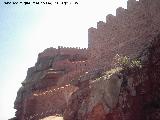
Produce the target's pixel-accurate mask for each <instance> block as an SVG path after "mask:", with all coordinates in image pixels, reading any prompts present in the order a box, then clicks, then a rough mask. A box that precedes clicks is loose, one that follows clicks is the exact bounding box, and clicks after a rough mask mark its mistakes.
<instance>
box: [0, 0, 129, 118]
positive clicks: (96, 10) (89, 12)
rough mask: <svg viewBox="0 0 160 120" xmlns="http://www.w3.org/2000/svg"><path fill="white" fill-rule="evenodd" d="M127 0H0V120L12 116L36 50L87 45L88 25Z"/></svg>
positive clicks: (93, 25)
mask: <svg viewBox="0 0 160 120" xmlns="http://www.w3.org/2000/svg"><path fill="white" fill-rule="evenodd" d="M5 1H12V0H5ZM14 1H17V2H19V1H20V0H14ZM21 1H22V2H24V0H21ZM25 1H28V2H29V1H32V2H33V0H25ZM34 1H47V0H34ZM48 1H52V2H53V0H48ZM54 1H59V2H60V1H63V0H54ZM65 1H68V2H70V1H69V0H65ZM65 1H64V2H65ZM126 1H127V0H71V2H72V3H74V2H78V5H75V4H71V5H66V6H65V5H62V4H61V5H56V4H54V5H33V4H32V5H26V6H25V5H24V4H17V5H13V4H11V5H5V4H4V0H0V120H7V119H9V118H11V117H14V112H15V110H14V109H13V105H14V100H15V98H16V94H17V91H18V89H19V87H20V86H21V82H22V81H23V80H24V79H25V77H26V74H27V68H28V67H31V66H33V65H34V64H35V62H36V60H37V56H38V53H39V52H42V51H43V50H44V49H46V48H48V47H57V46H58V45H59V46H74V47H76V46H77V47H87V45H88V43H87V39H88V36H87V35H88V28H89V27H96V24H97V22H98V21H105V18H106V15H107V14H110V13H112V14H114V15H115V10H116V8H117V7H119V6H122V7H124V8H126V3H127V2H126Z"/></svg>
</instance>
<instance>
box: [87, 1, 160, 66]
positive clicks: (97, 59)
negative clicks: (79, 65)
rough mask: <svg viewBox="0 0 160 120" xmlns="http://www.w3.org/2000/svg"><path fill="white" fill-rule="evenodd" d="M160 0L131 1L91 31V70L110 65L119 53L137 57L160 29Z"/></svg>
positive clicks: (89, 38) (89, 32) (89, 48)
mask: <svg viewBox="0 0 160 120" xmlns="http://www.w3.org/2000/svg"><path fill="white" fill-rule="evenodd" d="M159 6H160V1H159V0H140V1H136V0H129V1H128V3H127V9H123V8H121V7H120V8H117V10H116V16H113V15H111V14H109V15H107V16H106V23H105V22H102V21H100V22H98V23H97V28H90V29H89V30H88V51H89V55H90V56H89V59H90V64H91V69H94V68H97V67H98V68H101V67H105V68H110V64H111V61H112V59H113V57H114V56H115V54H123V55H127V56H130V57H131V58H132V57H136V56H137V55H138V54H139V51H138V50H139V49H141V48H144V47H145V43H146V41H151V40H153V38H154V37H155V36H157V34H158V32H159V31H160V30H159V28H160V21H159V19H160V14H157V13H159V12H160V7H159Z"/></svg>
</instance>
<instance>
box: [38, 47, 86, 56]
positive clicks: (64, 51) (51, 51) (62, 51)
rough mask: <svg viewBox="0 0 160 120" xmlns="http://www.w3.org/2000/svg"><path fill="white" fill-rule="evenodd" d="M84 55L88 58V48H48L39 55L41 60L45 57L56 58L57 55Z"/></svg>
mask: <svg viewBox="0 0 160 120" xmlns="http://www.w3.org/2000/svg"><path fill="white" fill-rule="evenodd" d="M76 54H79V55H84V56H87V48H80V47H63V46H58V48H53V47H51V48H47V49H45V50H44V51H43V52H42V53H40V54H39V55H38V57H39V58H43V57H54V56H57V55H76Z"/></svg>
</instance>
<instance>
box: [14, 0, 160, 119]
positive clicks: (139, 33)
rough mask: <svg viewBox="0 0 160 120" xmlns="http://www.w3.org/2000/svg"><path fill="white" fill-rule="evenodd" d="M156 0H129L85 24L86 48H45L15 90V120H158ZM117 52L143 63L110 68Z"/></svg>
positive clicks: (159, 18) (159, 9)
mask: <svg viewBox="0 0 160 120" xmlns="http://www.w3.org/2000/svg"><path fill="white" fill-rule="evenodd" d="M159 13H160V1H159V0H139V1H136V0H129V1H128V3H127V9H123V8H118V9H117V10H116V16H113V15H108V16H107V17H106V23H104V22H102V21H101V22H98V23H97V28H90V29H89V39H88V42H89V46H88V49H79V48H66V47H58V49H56V48H48V49H46V50H44V51H43V52H42V53H40V54H39V55H38V59H37V63H36V64H35V66H33V67H31V68H29V69H28V72H27V76H26V79H25V80H24V81H23V82H22V87H21V88H20V89H19V91H18V93H17V98H16V100H15V106H14V107H15V109H17V112H16V118H13V119H17V120H39V119H42V118H45V117H47V116H54V115H57V114H59V115H62V116H63V117H64V120H160V102H159V101H160V94H159V93H160V89H159V88H160V80H159V78H160V62H159V61H160V35H159V34H160V14H159ZM116 54H120V55H122V56H125V55H127V56H129V57H130V58H131V59H139V60H140V62H141V64H142V68H141V69H140V68H132V69H130V70H127V69H125V70H122V69H119V70H117V69H111V68H112V67H113V66H112V62H113V57H114V56H115V55H116Z"/></svg>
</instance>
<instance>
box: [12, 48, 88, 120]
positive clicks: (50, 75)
mask: <svg viewBox="0 0 160 120" xmlns="http://www.w3.org/2000/svg"><path fill="white" fill-rule="evenodd" d="M66 50H68V51H66ZM71 50H73V51H74V53H73V52H69V51H71ZM86 56H87V50H86V49H78V48H63V47H58V49H55V48H48V49H46V50H44V51H43V52H42V53H40V54H39V56H38V59H37V63H36V64H35V66H34V67H31V68H29V69H28V72H27V76H26V79H25V80H24V81H23V82H22V87H21V88H20V89H19V91H18V93H17V98H16V100H15V105H14V108H15V109H17V112H16V119H18V120H38V119H40V118H44V117H46V116H49V115H56V114H59V115H61V114H63V111H64V110H65V108H66V106H67V104H68V99H69V98H70V96H71V94H72V93H73V92H74V91H75V90H76V89H77V87H76V86H72V85H70V83H69V81H70V80H71V78H76V77H78V76H80V74H82V73H84V72H85V71H86V67H87V66H86V65H85V64H86V62H87V57H86ZM84 66H85V67H84ZM77 67H78V68H79V69H77Z"/></svg>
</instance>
